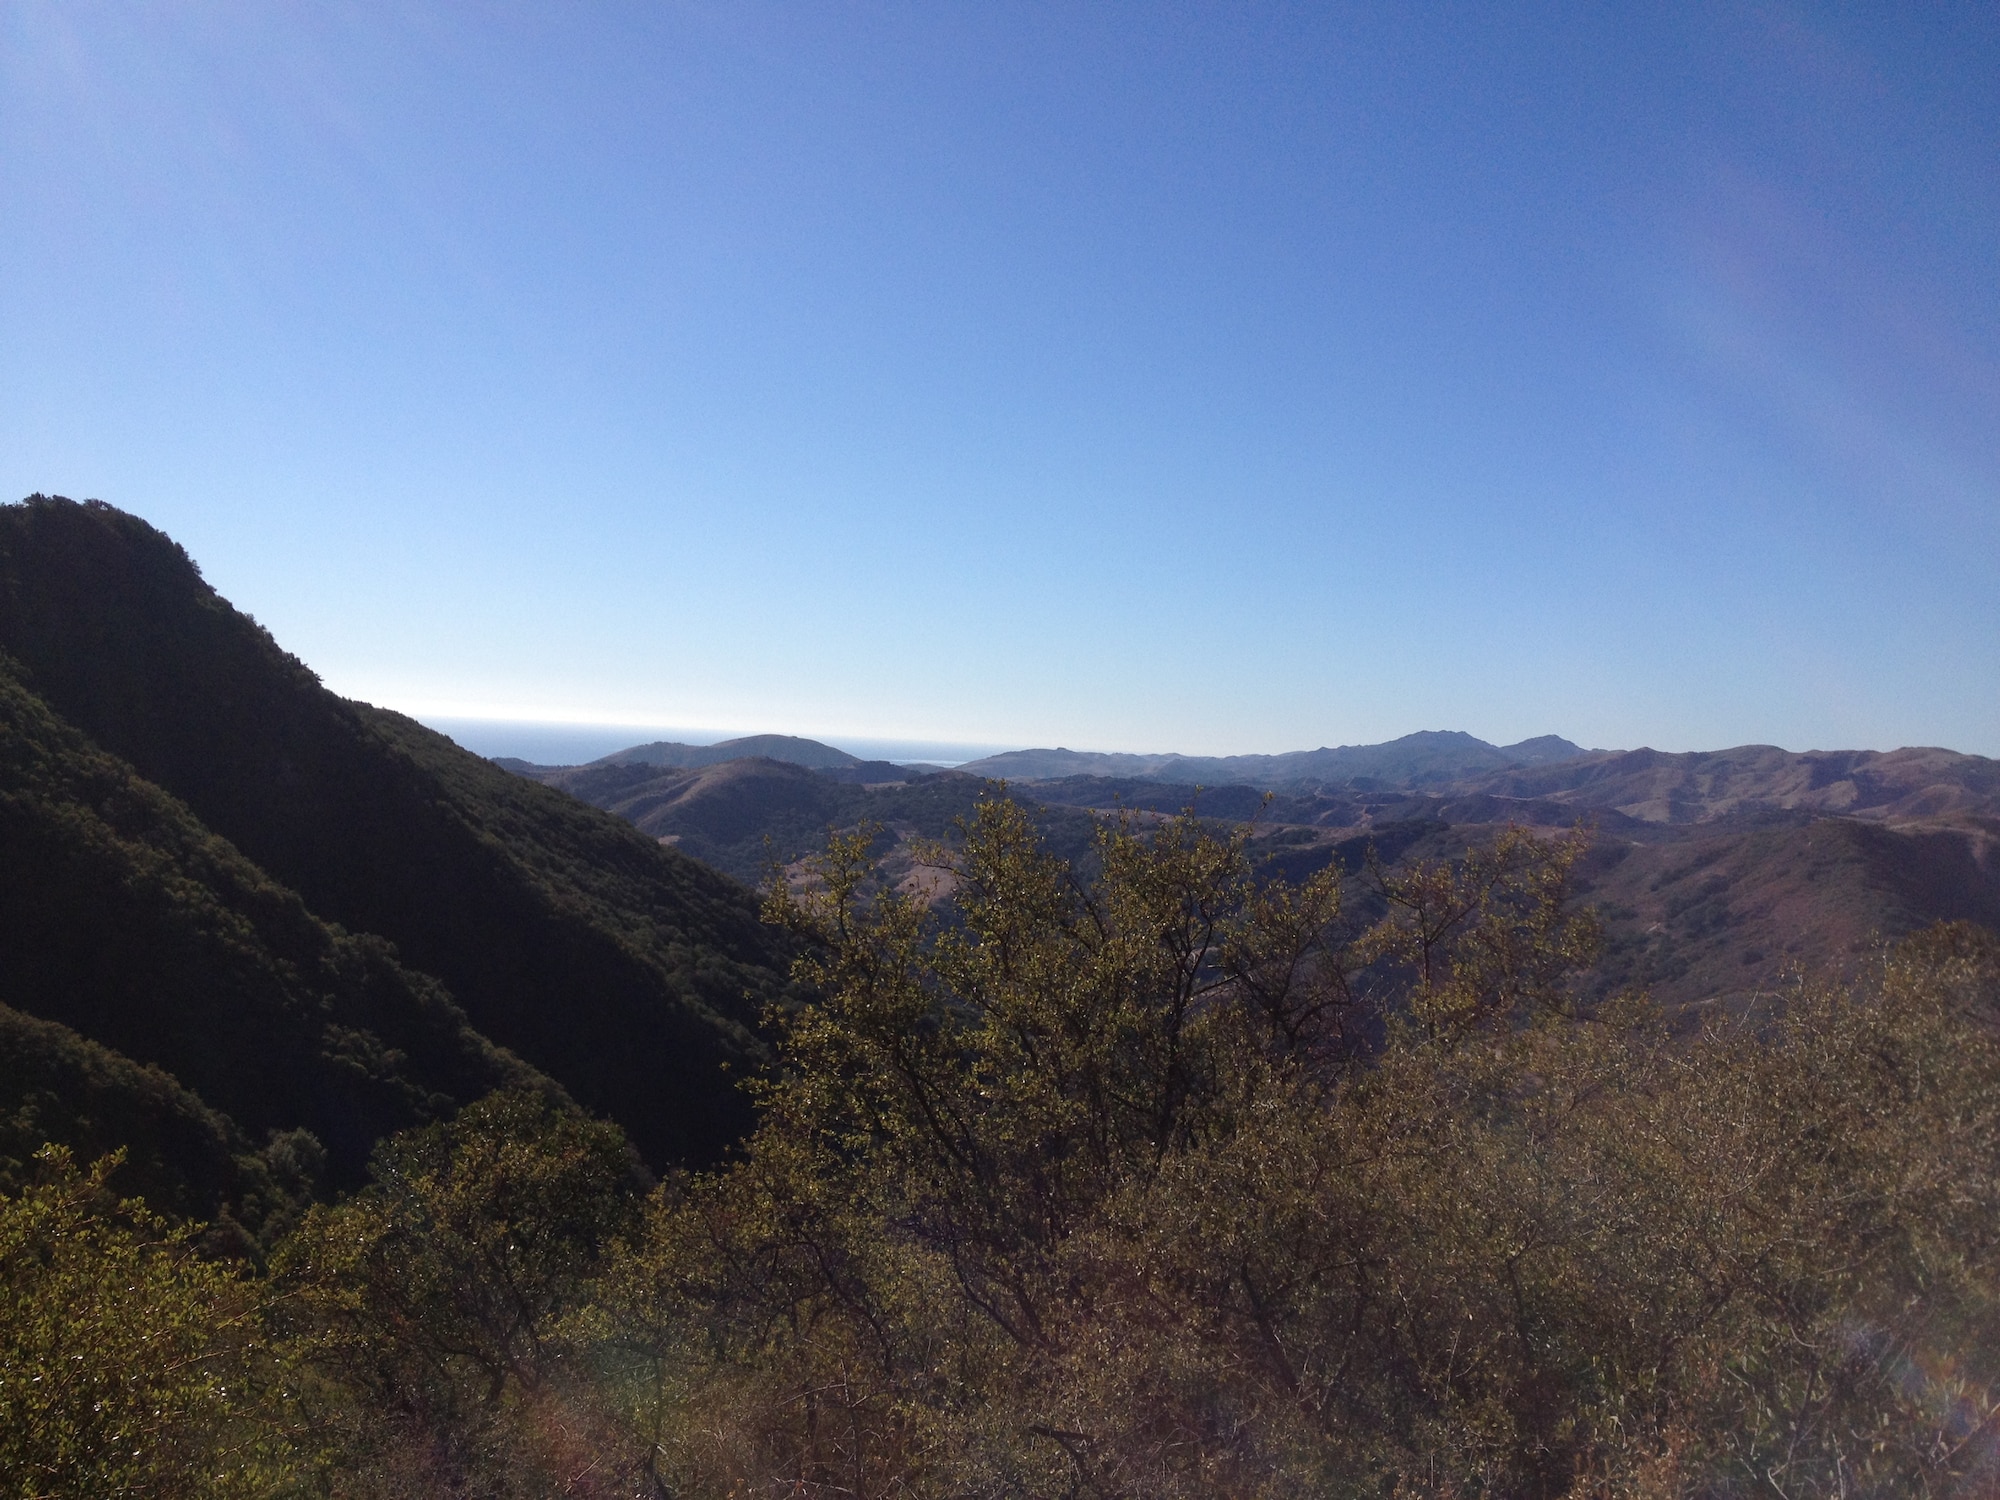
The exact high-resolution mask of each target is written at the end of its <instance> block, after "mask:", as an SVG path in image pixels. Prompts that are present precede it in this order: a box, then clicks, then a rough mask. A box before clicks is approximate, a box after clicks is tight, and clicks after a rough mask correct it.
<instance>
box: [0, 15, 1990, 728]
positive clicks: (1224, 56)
mask: <svg viewBox="0 0 2000 1500" xmlns="http://www.w3.org/2000/svg"><path fill="white" fill-rule="evenodd" d="M1996 79H2000V11H1995V10H1994V9H1993V8H1992V7H1990V6H1971V5H1968V6H1962V7H1955V6H1935V7H1932V6H1926V7H1891V6H1879V5H1871V6H1811V7H1807V6H1788V5H1783V4H1774V5H1768V6H1745V7H1690V6H1684V5H1660V6H1657V7H1648V6H1643V5H1620V6H1606V7H1588V6H1564V7H1560V8H1557V7H1528V6H1496V5H1476V6H1472V5H1469V6H1464V7H1456V8H1444V7H1424V6H1408V5H1395V6H1388V5H1383V6H1373V7H1353V8H1348V7H1341V6H1337V5H1313V6H1279V5H1257V4H1249V5H1227V6H1224V5H1212V6H1182V5H1164V4H1162V5H1149V6H1131V7H1126V6H1116V5H1095V4H1094V5H1090V6H1078V5H983V6H959V5H915V4H912V5H906V6H877V5H833V4H826V5H803V4H801V5H787V6H769V5H760V4H754V3H730V4H700V5H681V4H666V3H657V4H644V5H638V4H635V5H545V6H516V7H510V6H503V5H493V6H485V5H482V6H471V5H466V6H458V7H433V6H425V5H422V4H398V5H393V6H392V5H386V4H384V5H366V4H361V5H356V4H343V5H326V6H309V5H304V4H301V5H284V6H271V5H255V6H253V5H248V4H244V5H220V6H204V5H201V4H196V3H180V4H173V5H166V4H161V5H155V6H145V5H128V4H119V5H102V6H99V5H92V4H88V3H76V0H63V3H59V4H58V3H42V0H9V3H7V4H5V5H4V6H0V212H4V216H5V222H6V224H7V231H6V233H5V235H4V236H0V467H4V473H0V493H5V494H7V495H8V496H9V497H10V498H11V497H12V496H18V495H23V494H26V493H28V492H29V491H32V490H42V491H48V492H53V493H63V494H69V495H72V496H76V497H78V498H81V497H84V496H97V497H102V498H103V499H105V500H108V501H111V502H112V503H114V504H117V505H120V506H122V507H124V508H126V509H129V510H133V511H136V512H138V513H139V514H141V515H144V516H146V517H147V518H148V519H150V520H152V521H153V522H154V523H156V524H157V525H160V526H161V527H163V528H164V529H166V530H167V531H169V532H170V533H172V534H173V535H174V536H175V537H176V538H177V539H179V540H180V541H182V542H183V543H184V544H185V545H186V546H187V547H188V549H189V550H190V551H191V552H192V553H193V554H194V555H195V557H196V558H197V559H198V560H199V561H200V562H201V564H202V566H203V568H204V570H205V571H206V573H207V575H208V577H209V578H210V580H211V581H212V582H214V583H215V584H216V586H217V587H218V588H220V589H221V590H222V591H223V593H225V594H226V595H227V596H228V597H229V598H231V599H232V600H234V601H235V602H236V603H237V604H238V605H240V606H241V607H243V608H245V609H247V610H249V611H250V612H251V613H252V614H254V615H256V616H257V617H258V618H259V619H260V620H262V621H263V622H264V623H265V624H266V625H268V626H269V627H270V628H271V629H272V630H273V631H274V632H275V633H276V635H277V636H278V638H279V639H280V640H281V641H282V642H283V643H284V644H285V645H286V646H288V647H289V648H290V649H292V650H294V651H295V652H297V653H298V654H299V655H300V656H302V657H303V658H304V659H305V660H306V661H308V662H309V663H310V664H312V665H313V666H314V667H315V668H316V669H318V670H319V671H320V672H321V674H322V675H323V676H324V678H325V679H326V681H327V682H328V683H329V685H330V686H333V687H335V688H337V689H338V690H340V691H342V692H345V693H349V694H351V695H354V696H358V697H364V698H368V699H370V700H372V701H376V702H382V703H387V704H389V705H391V706H395V707H399V708H404V709H407V710H409V711H412V712H416V713H418V714H420V715H429V716H455V717H460V718H463V717H493V718H500V719H508V720H531V719H540V720H566V721H575V722H582V723H613V724H619V725H632V726H645V725H659V726H699V727H702V728H706V729H710V730H712V731H714V732H717V733H721V732H726V731H732V730H734V731H751V730H781V731H789V732H797V733H809V734H817V735H821V736H824V737H830V738H836V739H838V738H841V737H843V736H844V737H848V738H856V737H860V738H869V739H876V740H902V741H910V740H925V741H938V742H971V743H978V744H983V745H1002V744H1022V745H1025V744H1053V743H1061V744H1065V745H1070V746H1073V747H1077V748H1095V749H1124V750H1165V749H1174V750H1182V751H1188V752H1197V753H1229V752H1239V751H1278V750H1286V749H1295V748H1302V747H1308V746H1313V745H1320V744H1332V743H1354V742H1364V741H1371V740H1380V739H1385V738H1389V737H1392V736H1394V735H1398V734H1402V733H1406V732H1408V731H1410V730H1414V729H1423V728H1463V729H1467V730H1470V731H1472V732H1473V733H1476V734H1479V735H1482V736H1484V737H1486V738H1488V739H1493V740H1496V741H1506V740H1512V739H1517V738H1521V737H1524V736H1527V735H1532V734H1540V733H1547V732H1556V733H1561V734H1565V735H1568V736H1570V737H1571V738H1573V739H1577V740H1580V741H1582V742H1584V743H1587V744H1593V745H1607V746H1630V745H1638V744H1651V745H1655V746H1658V747H1661V748H1667V749H1695V748H1713V747H1718V746H1722V745H1728V744H1736V743H1743V742H1749V741H1768V742H1774V743H1778V744H1783V745H1787V746H1790V747H1792V748H1795V749H1804V748H1809V747H1821V748H1829V747H1847V746H1867V747H1876V748H1885V747H1889V746H1892V745H1898V744H1909V743H1918V744H1944V745H1949V746H1952V747H1954V748H1957V749H1962V750H1969V751H1977V752H1980V753H1984V754H1989V755H1996V754H2000V580H1996V572H2000V568H1996V564H2000V87H1996V83H1995V80H1996Z"/></svg>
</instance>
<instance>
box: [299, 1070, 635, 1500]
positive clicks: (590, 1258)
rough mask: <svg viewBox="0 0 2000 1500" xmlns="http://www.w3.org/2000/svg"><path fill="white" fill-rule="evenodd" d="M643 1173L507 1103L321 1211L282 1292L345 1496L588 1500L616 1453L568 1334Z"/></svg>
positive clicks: (543, 1110) (523, 1098)
mask: <svg viewBox="0 0 2000 1500" xmlns="http://www.w3.org/2000/svg"><path fill="white" fill-rule="evenodd" d="M636 1169H637V1168H636V1162H635V1161H634V1159H633V1158H632V1156H631V1153H630V1150H629V1148H628V1147H627V1146H626V1144H625V1139H624V1136H623V1135H622V1134H621V1133H620V1132H619V1131H618V1129H617V1127H615V1126H612V1125H606V1124H601V1123H596V1122H593V1121H590V1120H586V1119H583V1118H582V1117H580V1116H578V1115H576V1114H575V1113H574V1112H571V1111H566V1110H560V1109H557V1108H555V1107H552V1106H551V1105H550V1103H549V1102H548V1101H547V1100H546V1099H545V1098H543V1097H542V1096H540V1095H537V1094H532V1093H518V1092H517V1093H501V1094H494V1095H491V1096H489V1097H488V1098H486V1099H484V1100H481V1101H480V1102H478V1103H477V1104H474V1105H472V1106H471V1107H469V1108H467V1109H466V1110H464V1111H462V1112H461V1113H460V1114H459V1115H458V1116H457V1117H456V1118H455V1119H453V1120H452V1121H451V1122H450V1123H448V1124H439V1125H434V1126H431V1127H429V1128H427V1129H425V1130H421V1131H416V1132H411V1133H409V1134H406V1135H403V1136H401V1137H398V1138H397V1139H396V1140H394V1141H391V1142H388V1143H386V1144H385V1145H384V1146H383V1148H382V1150H381V1152H380V1153H379V1154H378V1155H377V1157H376V1160H375V1163H374V1165H373V1169H372V1173H373V1179H374V1180H373V1181H372V1182H371V1184H370V1185H369V1186H368V1187H367V1188H366V1189H365V1190H363V1191H362V1192H360V1193H358V1194H357V1195H355V1196H354V1197H353V1198H351V1199H349V1200H348V1201H346V1202H344V1203H342V1204H339V1205H337V1206H332V1207H321V1208H317V1209H315V1210H313V1212H312V1213H311V1214H310V1215H309V1216H308V1217H307V1219H306V1221H305V1222H304V1224H302V1225H301V1226H300V1228H299V1230H298V1231H297V1233H296V1234H294V1235H293V1236H292V1237H291V1239H290V1240H289V1241H288V1242H287V1244H286V1245H285V1247H284V1249H283V1251H282V1252H281V1254H280V1255H279V1257H278V1259H277V1262H276V1264H275V1267H274V1275H275V1278H276V1283H277V1286H278V1287H279V1288H280V1289H281V1291H282V1292H283V1294H284V1300H283V1303H282V1308H281V1311H282V1323H283V1326H284V1327H285V1329H286V1330H287V1334H288V1339H289V1348H290V1350H291V1352H292V1356H293V1358H294V1359H295V1360H297V1361H298V1362H299V1363H300V1364H301V1366H302V1368H303V1370H304V1372H305V1374H306V1376H307V1387H306V1388H307V1392H308V1395H307V1400H306V1405H307V1407H308V1409H309V1410H310V1411H311V1412H312V1413H313V1415H314V1426H313V1430H314V1432H315V1433H316V1434H317V1438H318V1441H319V1442H320V1443H321V1445H322V1447H323V1450H324V1451H323V1456H322V1465H323V1467H325V1468H326V1469H327V1470H328V1471H329V1472H330V1473H331V1474H332V1475H333V1476H334V1477H335V1478H336V1480H337V1485H336V1488H337V1489H338V1491H339V1492H340V1493H342V1494H348V1495H396V1494H404V1493H408V1494H421V1495H442V1494H460V1493H465V1494H478V1495H483V1496H497V1495H517V1494H518V1495H540V1494H550V1493H588V1492H591V1491H589V1490H588V1489H587V1488H586V1489H579V1485H580V1484H582V1483H583V1482H584V1481H585V1480H586V1479H587V1478H588V1477H589V1476H590V1475H591V1474H592V1473H593V1472H594V1471H595V1470H596V1469H598V1468H599V1467H601V1466H602V1463H603V1459H604V1456H605V1450H606V1449H607V1448H609V1447H611V1446H613V1445H612V1444H611V1443H610V1442H609V1441H606V1440H605V1438H604V1436H603V1435H602V1434H599V1433H598V1432H596V1431H595V1430H594V1426H593V1424H592V1422H591V1421H590V1419H589V1413H590V1411H591V1410H592V1407H591V1403H590V1402H589V1401H588V1400H584V1399H581V1398H580V1396H579V1392H580V1390H582V1389H583V1388H584V1387H585V1386H586V1385H587V1377H588V1374H589V1368H588V1366H587V1365H584V1366H581V1367H579V1366H578V1364H577V1363H576V1359H575V1350H574V1347H573V1345H572V1343H571V1342H570V1341H569V1339H568V1337H567V1335H566V1333H565V1330H564V1327H563V1324H564V1320H565V1319H566V1318H567V1317H569V1316H570V1315H571V1314H573V1313H574V1312H575V1311H576V1310H577V1308H578V1305H579V1303H580V1300H581V1298H582V1296H583V1293H584V1290H585V1288H586V1285H587V1282H588V1278H589V1277H590V1275H591V1274H592V1273H593V1271H594V1270H595V1269H596V1267H597V1264H598V1259H599V1256H600V1254H601V1252H602V1249H603V1247H604V1246H606V1245H607V1244H608V1243H609V1242H610V1240H611V1239H612V1238H613V1237H614V1236H615V1235H616V1234H618V1233H619V1232H620V1231H622V1230H624V1229H625V1228H626V1227H627V1226H628V1225H629V1224H630V1223H631V1222H632V1220H633V1217H634V1214H635V1210H636V1206H637V1202H638V1188H639V1184H638V1181H637V1179H636V1178H635V1175H634V1174H635V1171H636Z"/></svg>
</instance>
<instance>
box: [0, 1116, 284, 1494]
mask: <svg viewBox="0 0 2000 1500" xmlns="http://www.w3.org/2000/svg"><path fill="white" fill-rule="evenodd" d="M119 1159H120V1158H119V1155H118V1154H116V1153H114V1154H113V1155H111V1156H107V1157H105V1158H103V1159H101V1160H99V1161H98V1162H96V1163H95V1164H94V1165H92V1166H91V1167H89V1168H87V1169H82V1168H78V1167H77V1166H76V1164H75V1163H74V1161H73V1160H72V1159H71V1157H70V1155H69V1153H68V1152H67V1151H65V1150H64V1149H62V1148H61V1147H47V1148H45V1149H44V1150H43V1151H41V1152H40V1153H39V1154H38V1156H37V1158H36V1161H37V1164H38V1167H39V1173H38V1178H37V1180H36V1181H34V1182H31V1183H29V1184H28V1185H26V1186H25V1187H24V1188H23V1189H22V1191H21V1192H20V1193H19V1194H18V1195H17V1196H14V1197H5V1196H0V1493H4V1494H5V1495H7V1496H10V1497H21V1500H27V1497H30V1496H33V1497H42V1496H79V1497H81V1496H92V1497H105V1496H135V1497H137V1496H147V1497H154V1496H157V1497H178V1496H189V1497H195V1496H199V1497H211V1496H214V1497H224V1496H231V1495H246V1496H247V1495H260V1496H261V1495H268V1494H270V1493H272V1492H273V1491H274V1490H275V1489H276V1488H278V1487H279V1485H280V1484H281V1483H282V1482H283V1480H284V1478H285V1476H286V1474H287V1472H288V1471H289V1468H290V1463H289V1455H288V1452H287V1445H286V1442H285V1433H284V1430H283V1427H282V1425H281V1424H280V1423H279V1422H278V1421H277V1420H275V1419H274V1414H275V1413H278V1412H280V1411H282V1407H283V1402H282V1392H280V1391H276V1390H274V1389H273V1387H272V1384H271V1381H272V1373H273V1372H272V1371H271V1370H270V1369H269V1367H268V1364H267V1361H266V1360H265V1358H264V1345H263V1339H262V1326H261V1323H260V1321H259V1315H260V1313H261V1310H262V1309H261V1298H260V1293H259V1289H258V1287H257V1286H256V1284H255V1283H254V1282H252V1281H250V1280H248V1279H246V1278H245V1277H244V1276H242V1275H240V1274H239V1273H238V1272H237V1271H236V1270H235V1269H233V1268H232V1267H230V1266H228V1265H223V1264H217V1263H213V1262H210V1261H205V1260H203V1259H201V1258H200V1257H199V1256H197V1255H196V1254H195V1252H194V1246H193V1230H192V1229H186V1228H183V1229H173V1228H169V1227H168V1226H167V1224H166V1223H165V1222H164V1221H162V1220H161V1219H159V1218H157V1217H155V1216H154V1215H153V1214H151V1213H150V1212H148V1211H147V1210H146V1209H145V1207H144V1206H143V1205H141V1204H140V1203H138V1202H137V1201H135V1200H126V1201H123V1202H121V1201H119V1200H117V1199H116V1198H114V1197H113V1196H112V1195H111V1193H110V1192H109V1191H108V1190H107V1188H106V1186H105V1184H106V1181H107V1179H108V1178H109V1176H110V1175H111V1173H112V1172H113V1171H114V1170H115V1169H116V1167H117V1165H118V1162H119Z"/></svg>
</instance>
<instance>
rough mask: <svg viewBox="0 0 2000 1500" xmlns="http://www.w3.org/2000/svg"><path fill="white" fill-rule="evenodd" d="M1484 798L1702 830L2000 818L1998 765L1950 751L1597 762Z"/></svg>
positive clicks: (1542, 770)
mask: <svg viewBox="0 0 2000 1500" xmlns="http://www.w3.org/2000/svg"><path fill="white" fill-rule="evenodd" d="M1478 785H1479V788H1480V790H1483V791H1486V792H1489V793H1492V794H1494V795H1497V796H1504V797H1520V798H1534V799H1539V800H1544V801H1549V802H1554V803H1557V804H1559V805H1561V806H1564V807H1572V808H1575V809H1577V810H1578V811H1580V812H1581V811H1586V810H1589V811H1597V810H1611V811H1616V812H1620V813H1623V814H1625V815H1626V816H1627V817H1632V818H1638V819H1641V820H1643V821H1645V822H1650V823H1703V822H1709V821H1712V820H1714V819H1717V818H1726V817H1730V816H1734V815H1737V814H1741V813H1745V812H1759V811H1772V810H1779V811H1787V812H1789V811H1794V810H1801V811H1807V812H1814V813H1822V814H1838V815H1840V816H1842V817H1849V818H1866V819H1869V820H1870V821H1874V822H1884V823H1889V824H1903V823H1914V822H1920V821H1927V820H1932V819H1937V818H1948V817H1952V816H1955V815H1964V814H1974V815H1977V814H1985V815H1988V816H1992V815H1994V814H1996V813H2000V761H1995V760H1988V759H1986V758H1985V757H1984V756H1978V755H1960V754H1958V753H1956V752H1955V751H1951V750H1936V749H1904V750H1890V751H1874V750H1837V751H1825V750H1809V751H1805V752H1803V753H1798V752H1793V751H1789V750H1780V749H1778V748H1777V747H1776V746H1775V745H1740V746H1737V747H1736V748H1735V749H1731V750H1711V751H1698V752H1693V753H1689V754H1681V755H1672V754H1666V753H1663V752H1661V751H1658V750H1626V751H1619V752H1615V753H1611V754H1598V755H1591V756H1587V757H1583V758H1580V759H1577V760H1572V761H1565V762H1561V763H1559V764H1554V765H1544V766H1535V767H1524V768H1518V769H1509V770H1505V771H1501V772H1498V773H1497V774H1494V775H1492V776H1488V777H1486V778H1484V779H1482V780H1481V781H1480V782H1479V783H1478Z"/></svg>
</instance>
